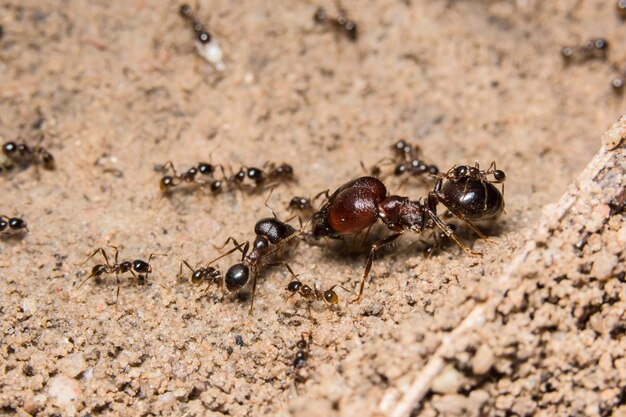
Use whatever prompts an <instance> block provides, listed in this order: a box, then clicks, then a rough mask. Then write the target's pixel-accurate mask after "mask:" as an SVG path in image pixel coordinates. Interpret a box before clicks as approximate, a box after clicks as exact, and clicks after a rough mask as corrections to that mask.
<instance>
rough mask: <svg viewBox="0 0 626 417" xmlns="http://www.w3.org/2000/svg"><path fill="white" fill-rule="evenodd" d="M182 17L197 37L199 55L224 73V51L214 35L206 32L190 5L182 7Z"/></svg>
mask: <svg viewBox="0 0 626 417" xmlns="http://www.w3.org/2000/svg"><path fill="white" fill-rule="evenodd" d="M179 11H180V15H181V16H182V17H183V18H184V19H185V20H187V22H189V24H190V25H191V28H192V29H193V31H194V34H195V37H196V49H197V51H198V54H200V56H202V57H203V58H204V59H206V60H207V61H208V62H210V63H211V64H213V66H214V67H215V69H216V70H218V71H223V70H224V68H225V65H224V60H223V53H222V49H221V48H220V46H219V44H218V43H217V41H216V40H215V38H214V37H213V35H212V34H211V33H210V32H209V31H207V30H205V28H204V27H203V26H202V24H201V23H200V22H198V21H197V20H196V19H195V17H194V16H193V14H192V12H191V7H189V5H188V4H183V5H182V6H180V10H179Z"/></svg>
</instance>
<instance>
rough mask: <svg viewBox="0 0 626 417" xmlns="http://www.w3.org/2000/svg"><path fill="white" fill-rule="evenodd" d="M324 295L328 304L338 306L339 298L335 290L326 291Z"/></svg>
mask: <svg viewBox="0 0 626 417" xmlns="http://www.w3.org/2000/svg"><path fill="white" fill-rule="evenodd" d="M323 295H324V301H325V302H326V303H328V304H337V303H338V302H339V297H338V296H337V293H336V292H335V291H334V290H326V291H324V294H323Z"/></svg>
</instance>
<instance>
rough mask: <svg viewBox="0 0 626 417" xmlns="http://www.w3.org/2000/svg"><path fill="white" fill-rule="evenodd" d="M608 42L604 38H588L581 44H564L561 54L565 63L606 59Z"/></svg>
mask: <svg viewBox="0 0 626 417" xmlns="http://www.w3.org/2000/svg"><path fill="white" fill-rule="evenodd" d="M608 51H609V42H608V41H607V40H606V39H604V38H597V39H590V40H588V41H587V42H585V43H584V44H583V45H581V46H565V47H564V48H563V49H561V56H562V57H563V60H564V61H565V63H566V64H570V63H583V62H586V61H589V60H592V59H598V60H602V61H604V60H606V58H607V54H608Z"/></svg>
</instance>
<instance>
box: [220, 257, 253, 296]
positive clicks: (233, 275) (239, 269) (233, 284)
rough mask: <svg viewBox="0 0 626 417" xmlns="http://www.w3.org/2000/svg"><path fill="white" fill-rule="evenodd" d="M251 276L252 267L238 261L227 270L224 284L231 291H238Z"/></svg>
mask: <svg viewBox="0 0 626 417" xmlns="http://www.w3.org/2000/svg"><path fill="white" fill-rule="evenodd" d="M249 277H250V268H248V266H247V265H246V264H244V263H238V264H235V265H233V266H231V267H230V268H228V271H226V275H225V276H224V284H225V285H226V289H227V290H228V291H230V292H234V291H238V290H240V289H242V288H243V287H245V286H246V284H247V283H248V279H249Z"/></svg>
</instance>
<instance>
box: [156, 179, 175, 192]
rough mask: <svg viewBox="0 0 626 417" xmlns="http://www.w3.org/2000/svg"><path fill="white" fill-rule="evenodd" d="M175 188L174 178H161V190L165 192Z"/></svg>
mask: <svg viewBox="0 0 626 417" xmlns="http://www.w3.org/2000/svg"><path fill="white" fill-rule="evenodd" d="M173 186H174V177H172V176H171V175H166V176H164V177H163V178H161V181H160V182H159V188H161V191H163V192H165V191H167V190H169V189H170V188H171V187H173Z"/></svg>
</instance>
